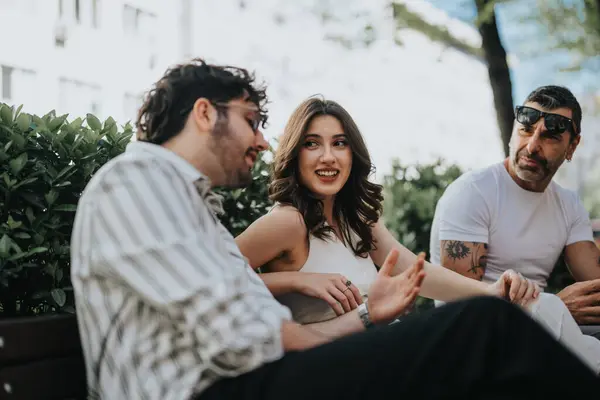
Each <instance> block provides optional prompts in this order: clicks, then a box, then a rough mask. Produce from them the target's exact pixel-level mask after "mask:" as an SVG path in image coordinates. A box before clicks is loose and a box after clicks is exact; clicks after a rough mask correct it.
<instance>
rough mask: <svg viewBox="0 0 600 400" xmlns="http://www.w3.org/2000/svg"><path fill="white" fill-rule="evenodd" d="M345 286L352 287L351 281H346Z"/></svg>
mask: <svg viewBox="0 0 600 400" xmlns="http://www.w3.org/2000/svg"><path fill="white" fill-rule="evenodd" d="M345 285H346V287H350V285H352V282H350V279H348V280H346V283H345Z"/></svg>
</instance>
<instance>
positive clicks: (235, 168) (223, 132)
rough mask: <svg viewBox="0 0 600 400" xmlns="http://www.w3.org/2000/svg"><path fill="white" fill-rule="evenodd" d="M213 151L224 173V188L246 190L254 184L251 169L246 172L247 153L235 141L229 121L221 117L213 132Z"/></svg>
mask: <svg viewBox="0 0 600 400" xmlns="http://www.w3.org/2000/svg"><path fill="white" fill-rule="evenodd" d="M211 139H212V140H211V151H212V152H213V153H214V154H215V155H216V156H217V160H218V162H219V163H220V165H221V168H222V170H223V173H224V175H225V176H224V178H225V179H224V183H223V185H222V186H223V187H227V188H230V189H237V188H245V187H247V186H248V185H249V184H250V183H251V182H252V172H251V171H250V168H247V169H246V170H244V165H245V164H246V163H245V159H244V157H245V154H246V151H245V150H243V149H242V147H241V146H240V144H239V143H238V142H237V141H236V140H235V138H234V134H233V132H231V129H230V127H229V120H228V119H227V118H224V117H219V119H218V120H217V123H216V124H215V127H214V128H213V131H212V132H211Z"/></svg>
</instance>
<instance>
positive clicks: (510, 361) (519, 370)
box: [199, 298, 600, 400]
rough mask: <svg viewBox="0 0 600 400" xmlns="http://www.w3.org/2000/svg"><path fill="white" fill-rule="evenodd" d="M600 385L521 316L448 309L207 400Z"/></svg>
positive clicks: (218, 391)
mask: <svg viewBox="0 0 600 400" xmlns="http://www.w3.org/2000/svg"><path fill="white" fill-rule="evenodd" d="M590 394H591V396H592V397H591V398H596V397H598V396H600V379H599V378H598V377H596V376H594V375H593V373H592V372H591V370H589V369H588V368H587V367H586V366H585V365H584V364H582V363H581V362H580V361H579V360H578V359H576V358H575V356H573V355H572V354H571V353H570V352H569V351H568V350H567V349H566V348H564V347H563V346H562V345H560V344H559V343H558V342H557V341H556V340H554V338H552V337H551V336H549V335H548V334H547V333H546V332H545V331H544V330H543V328H542V327H541V326H540V325H538V324H537V323H536V322H534V321H533V320H532V319H531V318H530V317H529V316H527V315H525V313H524V312H522V311H521V310H520V309H518V308H517V307H515V306H513V305H510V304H509V303H507V302H505V301H503V300H498V299H494V298H477V299H472V300H465V301H460V302H455V303H450V304H447V305H445V306H443V307H439V308H436V309H434V310H430V311H427V312H425V313H422V314H418V315H412V316H408V317H406V318H404V319H403V320H402V321H401V322H399V323H396V324H392V325H389V326H385V327H378V328H375V329H371V330H368V331H366V332H362V333H359V334H354V335H350V336H347V337H344V338H342V339H339V340H336V341H334V342H332V343H328V344H325V345H322V346H319V347H316V348H313V349H310V350H306V351H301V352H290V353H286V355H285V356H284V357H283V358H282V359H280V360H278V361H276V362H273V363H270V364H268V365H264V366H262V367H260V368H258V369H256V370H254V371H252V372H249V373H247V374H244V375H242V376H239V377H236V378H228V379H224V380H221V381H219V382H217V383H215V384H214V385H213V386H211V387H210V388H209V389H208V390H207V391H206V392H204V393H203V394H201V395H200V397H199V399H200V400H213V399H236V400H244V399H260V400H295V399H298V400H320V399H324V400H325V399H326V400H332V399H343V400H354V399H373V400H382V399H402V400H404V399H406V400H408V399H410V400H416V399H461V400H463V399H528V400H531V399H538V398H543V399H554V398H561V399H577V398H584V396H585V397H586V398H589V396H590Z"/></svg>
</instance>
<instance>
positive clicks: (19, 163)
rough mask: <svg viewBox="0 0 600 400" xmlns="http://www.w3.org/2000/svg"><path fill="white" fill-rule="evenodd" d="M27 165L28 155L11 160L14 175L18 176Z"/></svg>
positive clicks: (22, 154) (24, 154) (23, 154)
mask: <svg viewBox="0 0 600 400" xmlns="http://www.w3.org/2000/svg"><path fill="white" fill-rule="evenodd" d="M26 163H27V153H21V155H20V156H18V157H17V158H14V159H12V160H10V162H9V165H10V169H11V171H12V173H13V175H15V176H16V175H18V174H19V172H21V170H22V169H23V167H24V166H25V164H26Z"/></svg>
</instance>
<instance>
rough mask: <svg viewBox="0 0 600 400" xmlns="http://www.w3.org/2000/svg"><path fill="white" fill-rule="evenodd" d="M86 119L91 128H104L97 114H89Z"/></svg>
mask: <svg viewBox="0 0 600 400" xmlns="http://www.w3.org/2000/svg"><path fill="white" fill-rule="evenodd" d="M86 121H87V124H88V126H89V127H90V129H92V130H94V131H100V130H102V123H101V122H100V120H99V119H98V118H97V117H96V116H95V115H93V114H87V115H86Z"/></svg>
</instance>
